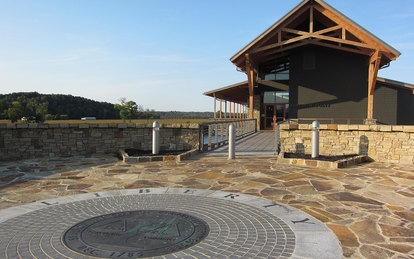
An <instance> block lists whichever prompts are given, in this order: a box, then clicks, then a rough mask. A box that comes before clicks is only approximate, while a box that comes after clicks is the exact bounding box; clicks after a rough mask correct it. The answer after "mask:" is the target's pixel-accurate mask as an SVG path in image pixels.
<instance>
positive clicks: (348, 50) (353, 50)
mask: <svg viewBox="0 0 414 259" xmlns="http://www.w3.org/2000/svg"><path fill="white" fill-rule="evenodd" d="M309 43H310V44H314V45H318V46H322V47H328V48H333V49H338V50H342V51H347V52H352V53H356V54H362V55H370V54H371V53H372V50H367V49H351V48H347V47H345V46H339V45H334V44H329V43H325V42H321V41H319V40H312V41H310V42H309Z"/></svg>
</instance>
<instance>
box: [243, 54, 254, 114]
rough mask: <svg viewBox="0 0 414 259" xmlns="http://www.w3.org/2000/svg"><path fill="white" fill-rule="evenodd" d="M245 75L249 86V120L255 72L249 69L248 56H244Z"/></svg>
mask: <svg viewBox="0 0 414 259" xmlns="http://www.w3.org/2000/svg"><path fill="white" fill-rule="evenodd" d="M245 57H246V73H247V81H248V86H249V118H253V95H254V82H255V72H254V71H253V69H251V64H250V55H249V54H246V55H245Z"/></svg>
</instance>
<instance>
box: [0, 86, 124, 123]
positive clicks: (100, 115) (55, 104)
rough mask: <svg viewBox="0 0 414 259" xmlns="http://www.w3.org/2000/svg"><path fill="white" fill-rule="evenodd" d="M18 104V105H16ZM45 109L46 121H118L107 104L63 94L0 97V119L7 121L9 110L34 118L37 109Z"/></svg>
mask: <svg viewBox="0 0 414 259" xmlns="http://www.w3.org/2000/svg"><path fill="white" fill-rule="evenodd" d="M16 102H18V103H19V105H20V106H21V107H20V106H19V105H17V104H16ZM13 103H14V104H13ZM41 106H42V107H43V108H46V109H47V111H46V119H48V120H50V119H80V118H82V117H89V116H91V117H96V118H97V119H118V118H119V111H118V110H115V108H114V105H113V104H111V103H107V102H97V101H94V100H90V99H87V98H83V97H78V96H72V95H63V94H39V93H37V92H21V93H11V94H2V95H0V119H9V117H10V116H9V114H8V113H10V112H8V110H9V108H13V107H16V109H20V108H21V109H23V115H24V116H27V117H28V116H35V115H36V113H38V112H37V111H38V109H39V107H41Z"/></svg>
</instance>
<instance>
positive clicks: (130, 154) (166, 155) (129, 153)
mask: <svg viewBox="0 0 414 259" xmlns="http://www.w3.org/2000/svg"><path fill="white" fill-rule="evenodd" d="M119 154H120V157H121V159H122V161H124V162H127V163H131V162H132V163H137V162H152V161H177V162H178V161H182V160H184V159H186V158H189V157H191V156H193V155H195V154H198V149H192V150H189V151H160V153H159V154H157V155H153V154H152V152H151V151H142V150H135V149H125V150H123V149H122V150H119Z"/></svg>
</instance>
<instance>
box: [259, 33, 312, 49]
mask: <svg viewBox="0 0 414 259" xmlns="http://www.w3.org/2000/svg"><path fill="white" fill-rule="evenodd" d="M306 38H308V36H307V35H305V36H300V37H296V38H292V39H289V40H285V41H282V42H279V43H274V44H270V45H267V46H264V47H261V48H258V49H255V50H254V51H253V53H257V52H262V51H265V50H268V49H273V48H277V47H281V46H283V45H286V44H290V43H294V42H297V41H301V40H304V39H306Z"/></svg>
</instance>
